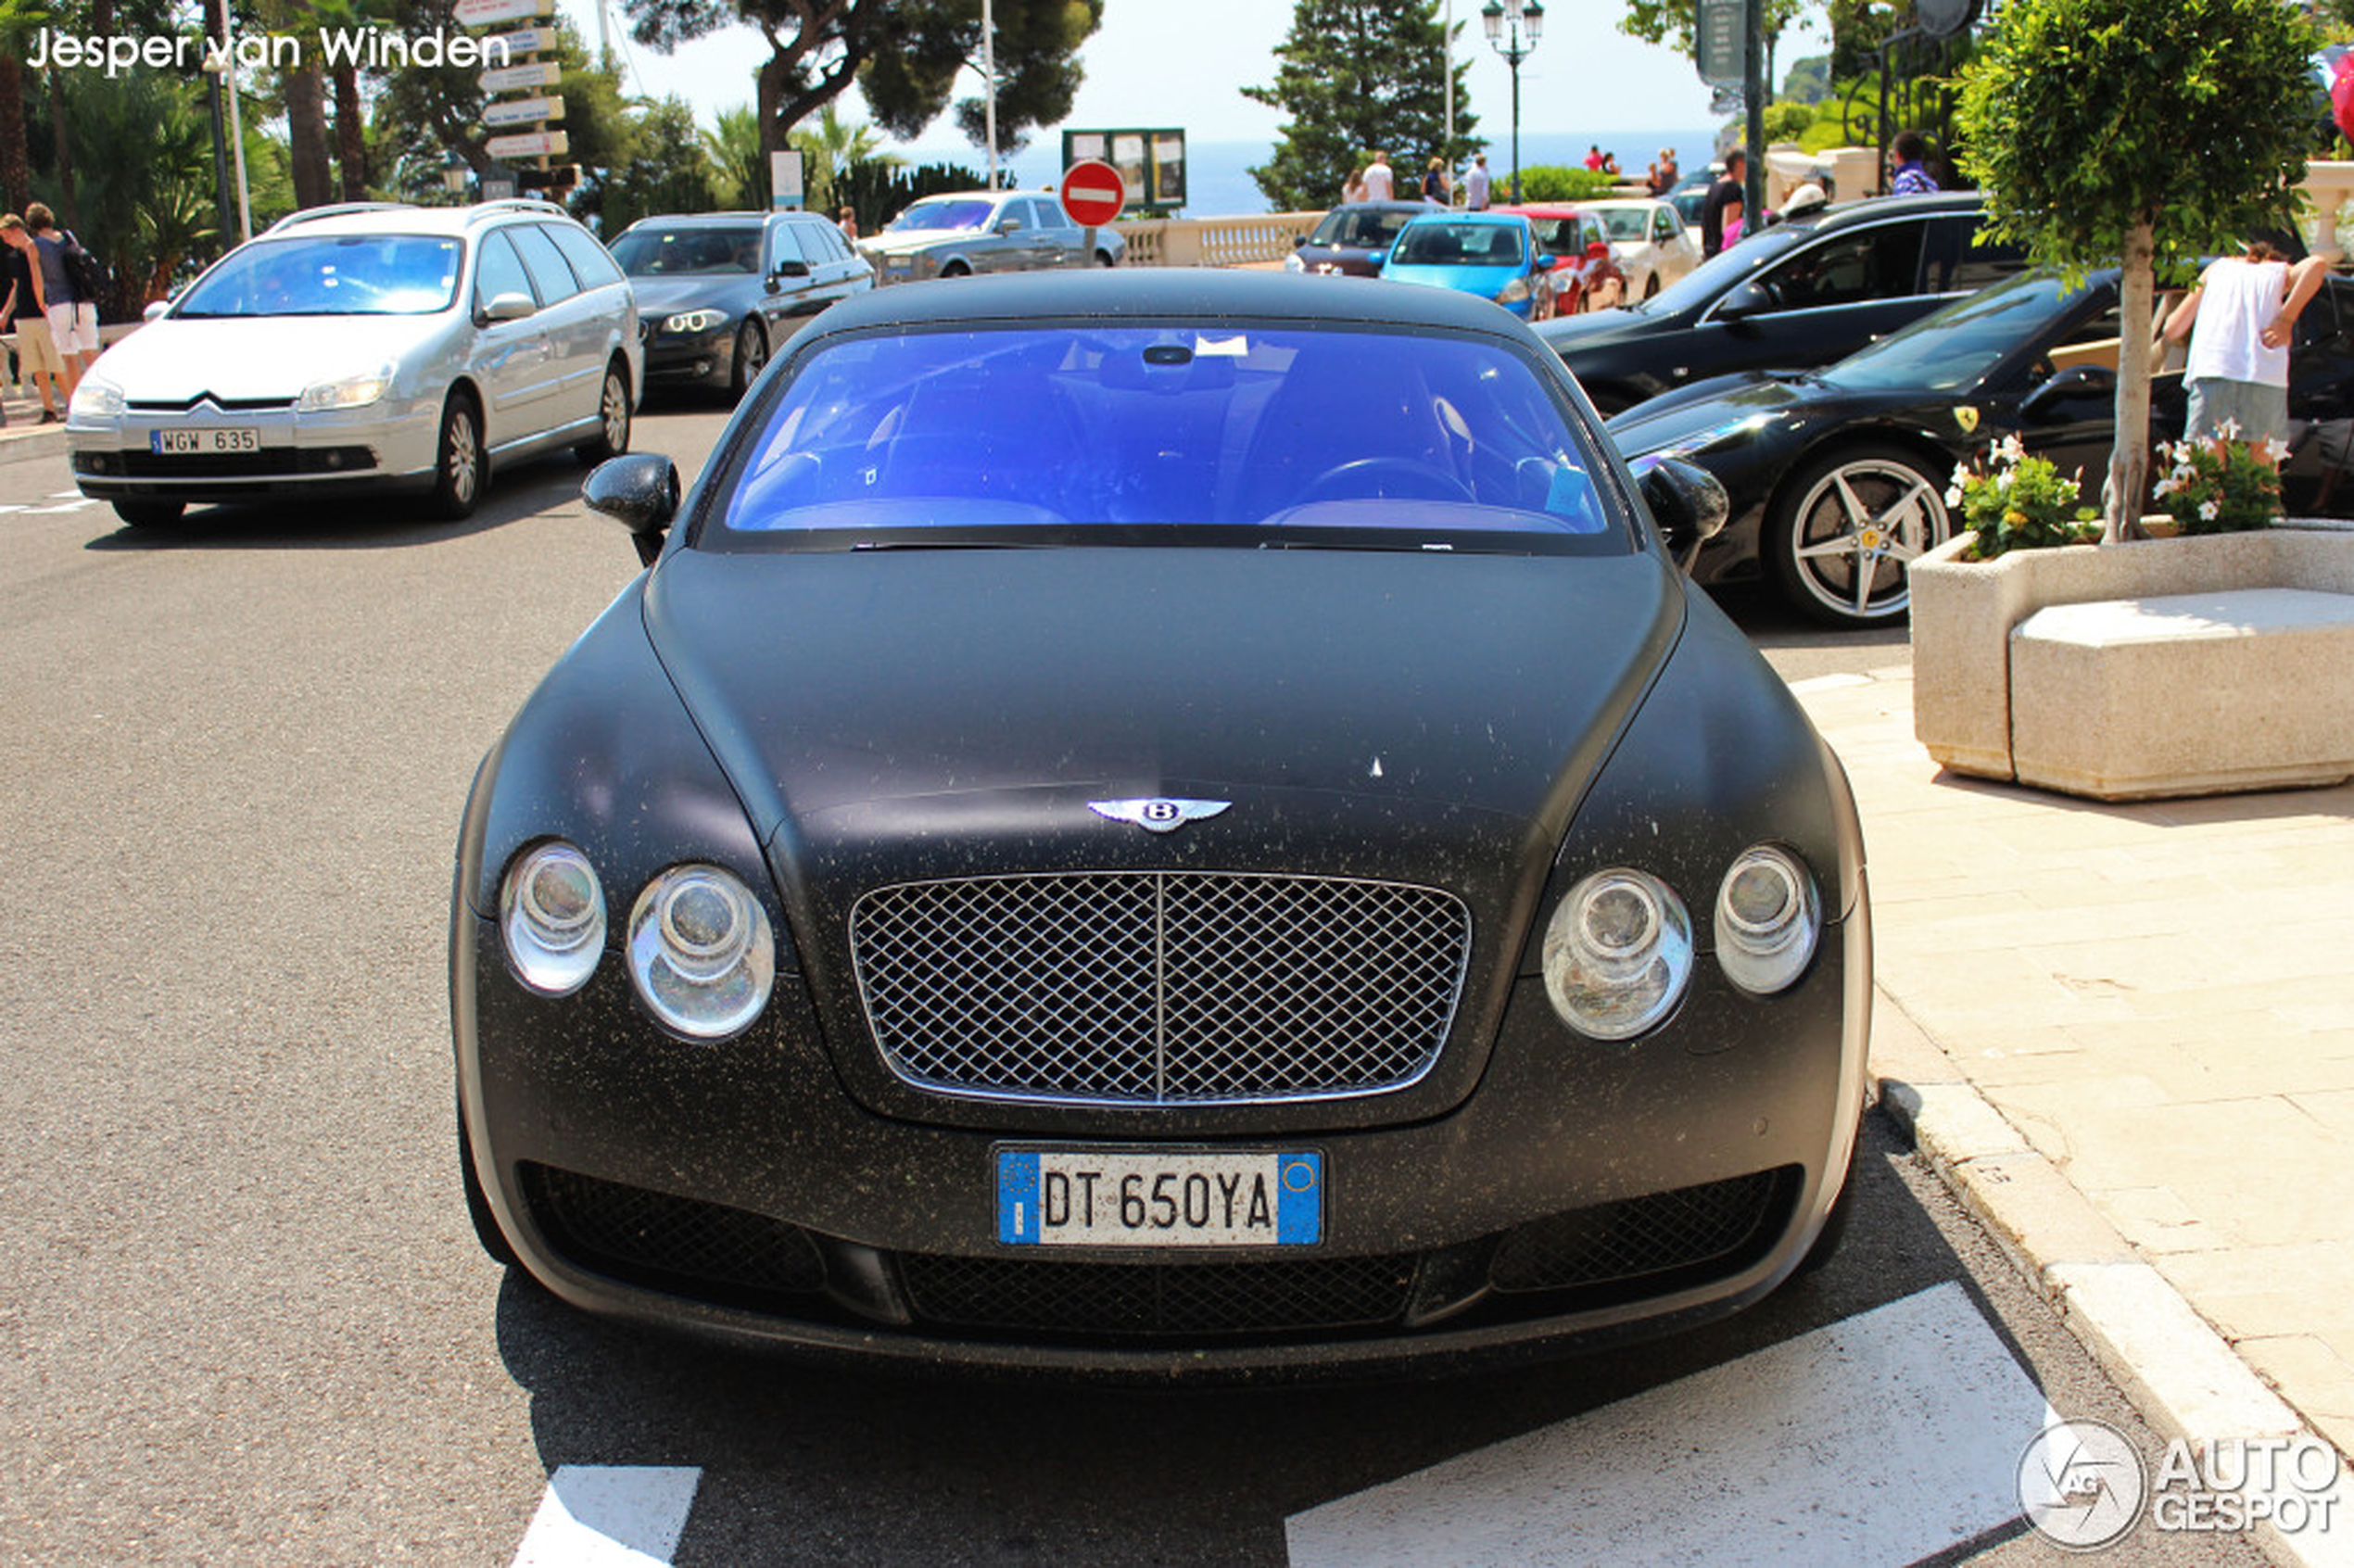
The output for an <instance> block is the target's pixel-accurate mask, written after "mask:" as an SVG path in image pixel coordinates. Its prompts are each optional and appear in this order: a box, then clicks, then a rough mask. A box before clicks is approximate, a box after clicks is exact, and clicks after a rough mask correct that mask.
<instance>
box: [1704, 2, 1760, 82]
mask: <svg viewBox="0 0 2354 1568" xmlns="http://www.w3.org/2000/svg"><path fill="white" fill-rule="evenodd" d="M1743 20H1744V19H1743V16H1742V0H1700V37H1699V40H1698V45H1699V46H1698V50H1697V53H1698V55H1699V57H1700V79H1701V80H1702V82H1707V83H1708V84H1709V85H1710V86H1712V87H1732V86H1739V85H1740V82H1741V81H1742V80H1743V78H1744V77H1746V76H1747V74H1748V72H1747V70H1746V69H1745V68H1746V66H1747V64H1748V51H1747V50H1746V49H1745V48H1744V47H1743V46H1742V45H1743V44H1744V43H1745V42H1746V40H1745V38H1744V35H1743V27H1742V23H1743Z"/></svg>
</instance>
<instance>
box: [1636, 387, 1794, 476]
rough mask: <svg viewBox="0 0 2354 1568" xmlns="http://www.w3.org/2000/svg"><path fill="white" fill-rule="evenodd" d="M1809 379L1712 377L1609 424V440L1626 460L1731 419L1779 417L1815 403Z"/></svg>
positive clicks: (1652, 402) (1667, 394) (1725, 423)
mask: <svg viewBox="0 0 2354 1568" xmlns="http://www.w3.org/2000/svg"><path fill="white" fill-rule="evenodd" d="M1816 385H1817V384H1816V383H1814V382H1812V381H1811V380H1807V379H1803V378H1801V377H1797V376H1793V375H1790V374H1787V373H1769V372H1764V371H1743V372H1741V373H1738V374H1735V375H1718V376H1711V377H1710V378H1709V379H1708V380H1706V381H1696V382H1694V383H1692V384H1691V385H1690V386H1679V387H1677V389H1676V390H1675V391H1673V392H1668V393H1664V394H1663V395H1661V396H1660V397H1657V398H1652V399H1651V400H1650V401H1649V402H1646V403H1639V404H1637V405H1636V406H1635V407H1634V408H1632V409H1629V410H1627V411H1626V412H1625V413H1623V414H1620V415H1618V416H1617V417H1616V418H1615V419H1613V420H1611V421H1610V422H1609V429H1610V433H1611V436H1612V438H1613V439H1614V440H1615V441H1616V442H1617V443H1618V449H1619V450H1620V451H1621V452H1622V453H1624V454H1626V456H1628V457H1633V456H1636V455H1638V454H1639V453H1643V452H1656V451H1663V450H1664V449H1667V448H1670V447H1674V446H1677V445H1680V444H1682V443H1683V442H1686V441H1689V440H1690V439H1691V438H1692V437H1693V436H1698V435H1701V434H1702V433H1704V432H1707V431H1711V430H1715V429H1717V428H1719V427H1721V426H1723V425H1727V424H1732V423H1733V422H1735V421H1736V420H1741V419H1750V418H1758V417H1763V418H1765V419H1773V418H1778V417H1779V416H1780V415H1782V414H1783V413H1785V412H1786V411H1789V410H1791V409H1792V408H1795V407H1798V406H1800V405H1802V404H1805V403H1809V402H1812V401H1815V400H1816V399H1815V398H1814V397H1813V395H1812V391H1811V389H1812V388H1813V387H1814V386H1816Z"/></svg>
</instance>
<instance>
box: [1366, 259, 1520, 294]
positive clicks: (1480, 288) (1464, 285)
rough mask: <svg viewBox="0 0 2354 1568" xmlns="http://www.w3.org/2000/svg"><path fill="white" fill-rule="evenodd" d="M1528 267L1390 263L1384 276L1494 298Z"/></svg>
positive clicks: (1383, 270)
mask: <svg viewBox="0 0 2354 1568" xmlns="http://www.w3.org/2000/svg"><path fill="white" fill-rule="evenodd" d="M1524 272H1525V269H1523V268H1521V267H1517V266H1513V267H1461V266H1450V267H1424V266H1415V265H1400V264H1399V263H1398V262H1395V261H1393V262H1391V263H1390V264H1389V265H1388V266H1386V267H1384V268H1383V269H1382V272H1381V275H1382V276H1383V277H1386V278H1387V279H1389V280H1390V281H1391V282H1393V283H1411V284H1433V285H1437V286H1438V287H1440V288H1455V289H1461V290H1462V291H1463V292H1464V293H1465V294H1478V295H1484V296H1486V297H1488V298H1490V299H1493V298H1494V297H1496V295H1497V294H1498V292H1499V291H1500V290H1501V289H1502V288H1503V286H1504V285H1506V284H1508V283H1510V282H1512V280H1513V279H1514V278H1517V277H1520V276H1522V275H1524Z"/></svg>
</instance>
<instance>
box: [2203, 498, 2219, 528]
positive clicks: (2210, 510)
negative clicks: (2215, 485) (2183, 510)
mask: <svg viewBox="0 0 2354 1568" xmlns="http://www.w3.org/2000/svg"><path fill="white" fill-rule="evenodd" d="M2222 510H2223V503H2222V502H2221V501H2213V500H2208V501H2201V502H2199V506H2198V514H2199V515H2200V516H2201V517H2203V518H2205V519H2207V521H2208V522H2209V523H2212V522H2214V521H2215V515H2216V513H2217V512H2221V511H2222Z"/></svg>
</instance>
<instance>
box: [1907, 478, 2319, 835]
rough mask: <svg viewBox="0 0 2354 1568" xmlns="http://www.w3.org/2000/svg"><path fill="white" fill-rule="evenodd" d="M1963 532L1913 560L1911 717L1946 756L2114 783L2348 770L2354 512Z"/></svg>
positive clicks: (1986, 774)
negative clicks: (2095, 534) (2073, 537)
mask: <svg viewBox="0 0 2354 1568" xmlns="http://www.w3.org/2000/svg"><path fill="white" fill-rule="evenodd" d="M1969 538H1970V536H1968V534H1964V535H1962V536H1960V537H1956V538H1955V539H1953V540H1951V541H1949V542H1947V543H1946V544H1944V545H1943V546H1941V547H1940V548H1939V549H1937V550H1933V551H1931V552H1930V553H1929V554H1928V555H1926V556H1923V557H1922V558H1921V559H1920V560H1919V561H1917V562H1915V563H1913V565H1912V568H1911V570H1910V572H1909V574H1908V575H1909V580H1910V588H1911V592H1912V641H1913V733H1914V735H1915V736H1916V737H1917V739H1918V740H1920V742H1921V744H1922V745H1923V746H1924V747H1926V748H1927V749H1928V751H1929V753H1930V756H1932V757H1934V758H1935V759H1936V760H1937V761H1938V762H1940V763H1942V764H1943V765H1945V766H1947V767H1950V768H1952V769H1953V770H1954V771H1955V772H1957V773H1968V774H1973V775H1976V776H1978V777H1981V778H2001V779H2012V780H2017V781H2019V782H2021V783H2028V784H2035V785H2039V786H2042V787H2044V788H2048V789H2055V790H2063V791H2066V792H2068V793H2072V794H2082V795H2089V796H2094V797H2096V798H2099V799H2104V800H2130V799H2142V798H2149V797H2157V796H2166V795H2186V794H2213V793H2221V792H2226V791H2230V790H2250V789H2278V788H2283V787H2286V786H2293V785H2310V784H2325V783H2335V782H2336V781H2338V780H2340V779H2343V778H2347V777H2348V776H2349V775H2354V598H2348V597H2345V596H2354V530H2349V529H2348V528H2347V527H2346V526H2344V525H2328V524H2320V525H2304V524H2294V525H2284V526H2282V527H2278V528H2273V529H2269V530H2266V531H2263V532H2259V533H2248V534H2221V535H2208V536H2202V537H2196V538H2177V539H2152V540H2143V541H2138V542H2134V543H2130V544H2115V545H2071V546H2069V547H2068V548H2066V549H2062V550H2015V551H2013V552H2011V553H2010V554H2007V555H2005V556H2003V557H2001V558H1999V559H1998V560H1995V561H1991V562H1978V563H1971V562H1964V561H1962V560H1960V559H1959V557H1960V555H1961V553H1962V551H1963V550H1965V549H1966V548H1968V542H1969ZM2270 590H2291V591H2270ZM2063 605H2079V606H2085V607H2087V608H2085V609H2083V610H2082V611H2078V612H2071V613H2067V614H2065V615H2054V616H2051V617H2047V618H2040V619H2039V618H2038V612H2041V611H2044V610H2046V609H2050V608H2052V607H2055V606H2063ZM2095 606H2096V607H2097V608H2094V607H2095Z"/></svg>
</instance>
